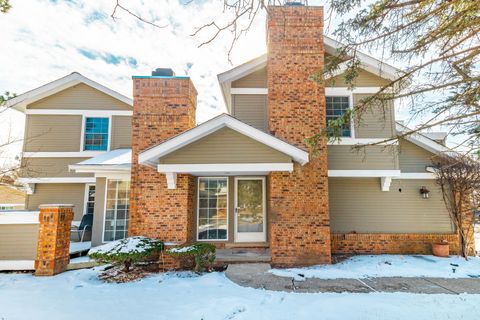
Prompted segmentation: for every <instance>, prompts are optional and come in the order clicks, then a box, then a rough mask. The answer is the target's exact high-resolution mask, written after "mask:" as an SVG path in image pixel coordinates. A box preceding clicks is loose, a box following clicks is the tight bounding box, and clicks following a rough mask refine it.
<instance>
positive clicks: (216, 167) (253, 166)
mask: <svg viewBox="0 0 480 320" xmlns="http://www.w3.org/2000/svg"><path fill="white" fill-rule="evenodd" d="M157 170H158V172H162V173H172V172H174V173H192V174H202V173H211V172H218V173H239V172H262V173H265V172H271V171H288V172H292V171H293V163H226V164H225V163H209V164H159V165H158V166H157Z"/></svg>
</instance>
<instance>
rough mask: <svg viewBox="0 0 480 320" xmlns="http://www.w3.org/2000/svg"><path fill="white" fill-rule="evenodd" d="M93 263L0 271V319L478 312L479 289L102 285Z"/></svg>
mask: <svg viewBox="0 0 480 320" xmlns="http://www.w3.org/2000/svg"><path fill="white" fill-rule="evenodd" d="M98 270H99V269H96V270H95V269H90V270H77V271H70V272H66V273H63V274H60V275H58V276H55V277H42V278H39V277H34V276H32V275H27V274H0V319H8V320H12V319H49V320H51V319H78V317H81V318H83V319H116V320H119V319H169V320H174V319H182V320H189V319H195V320H200V319H203V320H215V319H222V320H223V319H236V320H238V319H249V320H251V319H275V320H281V319H289V320H290V319H296V320H297V319H319V318H320V317H321V319H436V320H442V319H478V314H480V295H466V294H462V295H423V294H421V295H419V294H405V293H368V294H352V293H342V294H337V293H315V294H312V293H310V294H300V293H285V292H272V291H265V290H257V289H251V288H244V287H240V286H238V285H236V284H234V283H232V282H231V281H229V280H228V279H227V278H226V277H225V276H224V274H223V273H211V274H206V275H203V276H199V277H197V276H191V274H190V273H180V274H170V275H162V274H158V275H155V276H151V277H148V278H145V279H143V280H142V281H139V282H134V283H126V284H106V283H102V282H100V281H99V280H98V279H97V273H98Z"/></svg>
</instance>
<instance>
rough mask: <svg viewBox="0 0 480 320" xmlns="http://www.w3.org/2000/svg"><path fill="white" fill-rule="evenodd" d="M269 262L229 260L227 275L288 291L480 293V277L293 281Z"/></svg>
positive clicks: (245, 284)
mask: <svg viewBox="0 0 480 320" xmlns="http://www.w3.org/2000/svg"><path fill="white" fill-rule="evenodd" d="M268 270H270V265H269V264H268V263H249V264H230V265H229V266H228V268H227V270H226V272H225V274H226V276H227V278H229V279H230V280H232V281H233V282H235V283H237V284H239V285H241V286H243V287H252V288H260V289H266V290H273V291H287V292H337V293H340V292H354V293H368V292H410V293H428V294H439V293H445V294H460V293H475V294H480V279H471V278H462V279H445V278H402V277H388V278H368V279H332V280H324V279H316V278H308V279H305V280H304V281H294V280H293V279H292V278H287V277H279V276H276V275H273V274H271V273H270V272H268Z"/></svg>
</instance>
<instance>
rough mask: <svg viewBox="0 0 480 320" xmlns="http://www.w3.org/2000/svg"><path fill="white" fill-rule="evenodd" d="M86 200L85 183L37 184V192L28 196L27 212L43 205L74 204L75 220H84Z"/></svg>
mask: <svg viewBox="0 0 480 320" xmlns="http://www.w3.org/2000/svg"><path fill="white" fill-rule="evenodd" d="M84 198H85V184H83V183H36V184H35V192H34V193H33V194H31V195H27V203H26V207H27V210H38V206H40V205H41V204H53V203H55V204H73V205H74V206H75V207H74V208H73V211H74V213H75V216H74V218H73V219H74V220H76V221H79V220H81V219H82V215H83V209H84V205H85V203H84Z"/></svg>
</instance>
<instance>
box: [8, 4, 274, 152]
mask: <svg viewBox="0 0 480 320" xmlns="http://www.w3.org/2000/svg"><path fill="white" fill-rule="evenodd" d="M182 2H185V1H182ZM140 3H141V4H139V2H136V1H127V0H125V1H123V2H122V4H124V5H125V6H127V7H128V8H130V9H132V10H134V11H135V12H136V13H137V14H139V15H141V16H142V17H145V18H146V19H148V20H152V21H155V23H156V24H159V25H166V24H168V26H167V27H166V28H163V29H158V28H155V27H152V26H150V25H148V24H144V23H141V22H139V21H138V20H137V19H135V18H134V17H132V16H130V15H128V14H126V13H125V12H123V11H121V10H119V11H117V14H116V17H117V19H116V20H115V21H114V20H113V19H111V18H110V14H111V13H112V11H113V8H114V4H115V1H112V0H97V1H46V0H36V1H13V2H12V5H13V8H12V9H11V10H10V12H9V13H8V14H6V15H2V16H1V17H0V30H1V32H0V33H1V38H2V50H1V51H0V58H1V61H2V64H0V91H1V92H3V91H7V90H8V91H11V92H15V93H17V94H20V93H23V92H25V91H27V90H30V89H32V88H35V87H38V86H40V85H43V84H45V83H47V82H49V81H52V80H55V79H57V78H59V77H62V76H65V75H66V74H69V73H71V72H73V71H78V72H80V73H82V74H83V75H85V76H87V77H89V78H91V79H93V80H95V81H98V82H100V83H102V84H104V85H106V86H108V87H110V88H112V89H114V90H117V91H119V92H121V93H122V94H124V95H127V96H131V91H132V89H131V76H132V75H149V74H150V72H151V70H152V69H154V68H156V67H171V68H173V69H174V71H175V72H176V73H177V75H184V74H186V73H187V72H188V75H190V76H191V77H192V80H193V82H194V84H195V86H196V87H197V90H198V93H199V95H198V108H197V119H198V121H200V122H203V121H205V120H207V119H209V118H211V117H213V116H215V115H217V114H219V113H222V112H225V106H224V102H223V98H222V96H221V93H220V89H219V86H218V83H217V79H216V75H217V74H218V73H221V72H223V71H225V70H228V69H229V68H231V67H232V66H231V65H230V64H229V62H228V60H227V54H226V52H227V48H228V45H229V39H230V38H229V34H226V33H225V34H221V35H220V36H219V37H218V39H217V40H216V41H214V42H213V43H211V44H209V45H207V46H203V47H201V48H198V45H199V44H200V43H201V41H203V40H205V39H208V37H209V34H211V31H213V30H210V32H203V33H201V34H200V35H199V36H198V37H195V38H194V37H191V36H190V34H192V33H193V32H194V31H195V28H196V27H199V26H201V25H203V24H205V23H207V22H210V21H211V19H212V18H215V17H217V18H221V19H225V17H222V15H221V14H222V9H223V7H222V4H221V2H220V1H216V0H213V1H212V0H211V1H202V2H194V3H191V4H189V5H183V4H182V3H181V2H179V1H177V0H164V1H154V0H149V1H142V2H140ZM264 42H265V30H264V20H263V19H262V18H260V19H258V20H257V22H256V24H255V25H254V26H253V27H252V31H251V32H250V33H249V34H247V36H246V37H244V38H242V39H241V40H240V41H239V42H238V44H237V48H236V50H235V51H234V53H233V55H232V61H233V63H234V64H239V63H242V62H244V61H246V60H249V59H251V58H253V57H255V56H257V55H260V54H262V53H263V52H264V51H265V44H264ZM252 44H253V45H252ZM79 50H85V51H92V52H96V53H102V54H112V55H114V56H119V57H127V58H134V59H135V60H136V61H137V67H136V68H134V67H133V66H132V65H129V64H128V63H126V62H121V63H120V64H118V65H114V64H108V63H107V62H105V61H104V60H102V59H89V58H88V57H85V56H84V55H82V54H81V53H80V51H79ZM189 65H191V67H190V68H188V66H189ZM10 118H11V119H12V121H13V123H14V128H15V130H14V132H13V134H14V135H17V136H21V135H22V134H23V116H22V115H20V114H18V113H17V112H15V111H9V112H8V113H7V114H6V115H3V116H2V120H3V121H2V123H5V122H10ZM3 127H6V125H3ZM2 135H3V136H4V135H5V133H4V132H2ZM19 148H21V146H19V145H17V146H16V147H15V148H14V152H18V151H19Z"/></svg>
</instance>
